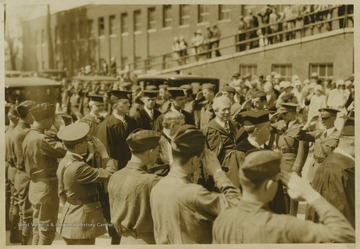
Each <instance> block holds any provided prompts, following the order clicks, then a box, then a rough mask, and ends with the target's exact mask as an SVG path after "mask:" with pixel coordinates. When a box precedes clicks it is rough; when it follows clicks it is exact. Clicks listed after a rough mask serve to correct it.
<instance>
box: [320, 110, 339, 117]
mask: <svg viewBox="0 0 360 249" xmlns="http://www.w3.org/2000/svg"><path fill="white" fill-rule="evenodd" d="M319 112H320V117H321V118H328V117H331V116H336V115H337V113H338V112H339V110H337V109H334V108H320V109H319Z"/></svg>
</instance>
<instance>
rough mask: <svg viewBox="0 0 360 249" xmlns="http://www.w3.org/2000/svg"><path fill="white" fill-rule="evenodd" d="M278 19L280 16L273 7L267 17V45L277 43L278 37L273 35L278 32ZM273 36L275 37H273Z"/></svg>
mask: <svg viewBox="0 0 360 249" xmlns="http://www.w3.org/2000/svg"><path fill="white" fill-rule="evenodd" d="M279 18H280V15H279V14H278V13H276V9H275V8H274V7H273V8H272V11H271V13H270V15H269V25H270V26H269V35H270V36H268V39H269V44H275V43H278V42H279V35H277V34H275V33H276V32H278V31H279V24H278V20H279ZM274 34H275V35H274Z"/></svg>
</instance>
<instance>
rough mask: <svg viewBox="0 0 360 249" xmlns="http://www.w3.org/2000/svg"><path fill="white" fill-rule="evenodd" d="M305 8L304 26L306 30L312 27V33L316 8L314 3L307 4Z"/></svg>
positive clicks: (311, 31)
mask: <svg viewBox="0 0 360 249" xmlns="http://www.w3.org/2000/svg"><path fill="white" fill-rule="evenodd" d="M304 8H305V10H304V12H303V13H304V14H305V16H304V26H305V32H306V30H307V29H310V35H312V34H313V33H314V23H315V12H314V11H315V8H314V5H313V4H307V5H305V7H304Z"/></svg>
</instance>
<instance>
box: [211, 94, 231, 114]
mask: <svg viewBox="0 0 360 249" xmlns="http://www.w3.org/2000/svg"><path fill="white" fill-rule="evenodd" d="M221 104H224V105H230V106H231V100H230V98H229V97H227V96H225V95H221V96H219V97H216V98H215V99H214V101H213V104H212V107H213V109H214V111H217V110H219V108H220V106H221Z"/></svg>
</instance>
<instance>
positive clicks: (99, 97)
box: [89, 95, 104, 103]
mask: <svg viewBox="0 0 360 249" xmlns="http://www.w3.org/2000/svg"><path fill="white" fill-rule="evenodd" d="M89 100H91V101H95V102H99V103H103V102H104V96H102V95H89Z"/></svg>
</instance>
